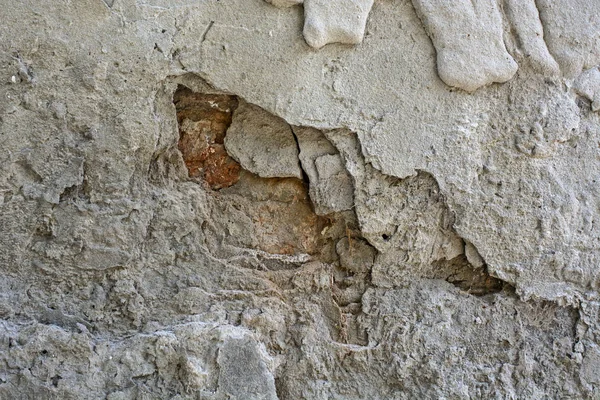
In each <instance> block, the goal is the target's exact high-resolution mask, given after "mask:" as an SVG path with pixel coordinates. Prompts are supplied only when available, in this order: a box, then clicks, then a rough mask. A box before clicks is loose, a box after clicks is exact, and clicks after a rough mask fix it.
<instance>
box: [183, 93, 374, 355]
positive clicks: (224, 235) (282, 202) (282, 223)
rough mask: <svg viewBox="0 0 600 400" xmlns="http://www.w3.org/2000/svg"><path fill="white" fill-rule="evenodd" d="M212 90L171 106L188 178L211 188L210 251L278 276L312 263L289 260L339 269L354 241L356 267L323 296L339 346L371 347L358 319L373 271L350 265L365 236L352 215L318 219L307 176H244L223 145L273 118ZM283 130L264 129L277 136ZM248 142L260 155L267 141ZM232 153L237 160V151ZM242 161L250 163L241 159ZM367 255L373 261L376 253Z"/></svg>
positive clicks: (207, 226)
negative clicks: (346, 240)
mask: <svg viewBox="0 0 600 400" xmlns="http://www.w3.org/2000/svg"><path fill="white" fill-rule="evenodd" d="M201 90H202V91H204V90H205V89H201ZM206 91H210V92H211V93H202V92H194V91H193V90H191V89H189V88H188V87H186V86H183V85H180V86H179V87H178V89H177V90H176V92H175V94H174V96H173V101H174V105H175V109H176V113H177V122H178V126H179V141H178V149H179V151H180V152H181V155H182V158H183V161H184V163H185V166H186V168H187V174H188V178H189V179H190V180H191V181H194V182H197V183H198V184H199V185H202V186H203V187H205V188H206V192H207V194H209V195H210V196H211V198H212V199H213V200H214V201H211V205H210V207H211V218H210V219H208V220H205V221H203V223H202V230H203V231H204V232H205V233H206V237H207V242H206V243H207V246H209V251H211V252H212V253H213V254H214V255H216V256H218V257H219V258H222V259H229V260H233V261H231V262H232V263H237V264H236V265H239V266H242V267H244V268H253V269H260V270H268V271H277V273H279V272H281V271H282V270H292V269H296V268H298V267H301V266H304V265H305V264H304V263H305V262H306V260H307V258H303V257H302V258H298V259H301V260H303V261H298V262H296V261H290V260H294V259H295V257H296V256H297V255H306V254H308V255H310V256H311V257H310V259H311V260H318V261H322V262H323V263H327V264H334V263H336V262H337V261H338V260H339V255H338V251H341V250H344V249H341V248H340V246H338V247H337V250H336V244H337V243H338V242H339V241H340V240H341V238H343V237H352V239H355V238H356V239H355V240H351V241H350V242H351V243H350V245H349V247H351V249H350V251H349V253H348V254H350V253H352V252H353V251H356V252H357V254H356V257H353V256H350V255H349V256H348V257H347V258H348V260H346V261H345V264H352V265H345V268H346V269H344V270H342V269H340V268H338V269H340V270H339V271H337V275H336V277H335V279H333V280H332V282H331V283H332V285H331V286H332V288H331V291H332V292H331V293H329V294H327V293H325V294H324V295H323V296H324V300H323V302H322V304H321V310H322V312H323V314H324V316H325V317H326V318H325V319H326V320H327V321H329V323H328V326H330V328H331V335H332V338H333V339H334V340H336V341H340V342H343V343H354V344H361V345H365V344H366V332H365V331H364V329H363V327H362V326H361V325H360V324H359V322H358V320H359V316H360V314H361V305H360V302H361V299H362V294H363V293H364V292H365V290H366V289H367V287H368V286H369V285H370V283H369V282H368V281H369V273H368V271H367V270H368V269H369V268H370V267H371V265H370V264H369V265H366V266H365V267H364V269H365V270H364V271H363V269H360V270H359V268H358V267H357V266H356V265H354V264H356V262H355V263H352V262H350V258H352V259H354V258H356V259H360V257H358V255H359V253H360V252H359V251H358V250H359V248H360V249H362V247H369V246H368V245H367V244H366V242H365V244H364V245H363V246H362V247H361V246H359V245H360V244H361V243H362V241H361V242H360V243H359V242H358V241H359V238H360V237H361V235H360V231H359V228H358V223H357V221H356V220H355V214H354V212H353V211H347V212H339V213H338V212H333V213H331V214H328V215H326V216H323V215H317V214H316V212H315V209H314V206H313V204H312V202H311V199H310V197H309V177H308V175H307V174H306V172H305V171H303V170H301V171H300V172H302V174H298V175H297V176H298V177H293V178H290V177H285V178H283V177H280V178H262V177H260V176H258V175H256V174H254V173H251V172H250V171H248V170H246V169H244V168H243V167H242V166H241V165H240V164H239V163H238V162H236V161H235V160H234V159H233V158H232V157H231V156H230V154H228V152H227V148H226V146H225V143H226V142H227V144H228V145H229V144H230V143H231V142H230V141H231V140H232V136H233V134H234V129H235V128H236V127H238V126H240V125H239V124H242V123H246V121H247V123H248V124H249V125H247V126H259V125H260V124H262V123H265V124H266V123H267V122H264V121H270V119H268V118H267V119H258V120H257V119H255V117H254V114H252V113H248V112H247V111H248V108H246V109H245V110H246V113H245V114H244V113H242V110H244V107H246V106H247V105H248V103H244V102H243V99H239V98H238V97H237V96H234V95H227V94H214V93H212V90H206ZM254 107H255V106H252V107H251V108H254ZM236 110H237V113H238V114H237V115H236ZM261 110H262V109H261ZM261 112H262V113H264V112H265V111H264V110H262V111H261ZM257 115H258V114H257ZM263 117H264V115H263ZM257 118H260V116H259V117H257ZM279 123H281V124H285V125H287V129H285V130H286V131H289V132H293V130H292V127H291V126H289V124H287V122H285V121H283V120H280V121H279ZM232 124H233V125H232ZM236 124H237V125H236ZM230 127H232V128H231V130H229V128H230ZM228 130H229V134H230V135H231V136H229V138H228V140H230V141H229V142H228V141H226V137H227V134H228ZM279 131H280V130H278V129H268V127H265V129H264V132H271V134H273V133H275V132H279ZM238 133H239V131H238ZM323 138H324V136H323ZM294 139H295V143H294V146H295V147H297V149H298V152H300V144H299V142H298V138H297V137H296V136H294ZM248 140H249V141H250V140H253V141H255V142H253V143H252V144H253V147H254V148H256V147H257V143H259V142H260V140H261V138H260V137H258V138H257V137H256V136H253V137H250V138H248ZM259 145H262V142H260V143H259ZM229 149H230V150H231V154H233V155H235V150H232V147H229ZM296 157H297V156H296ZM238 159H240V158H238ZM240 161H241V162H242V164H244V161H243V159H240ZM296 162H299V161H298V160H296ZM244 165H247V164H244ZM352 244H354V246H353V245H352ZM231 249H234V250H233V255H232V253H231V252H230V251H231ZM369 249H370V247H369ZM256 250H258V251H259V252H256ZM373 251H374V250H373ZM263 252H264V253H263ZM265 253H268V254H265ZM240 254H242V256H240ZM248 254H249V255H250V256H248V257H246V255H248ZM256 254H258V256H256ZM368 255H369V257H370V258H373V256H372V255H371V253H370V252H368ZM254 256H256V258H253V257H254ZM287 256H291V257H288V258H285V257H287ZM361 260H362V259H361ZM371 264H372V260H371ZM338 286H339V287H338ZM338 303H339V304H338Z"/></svg>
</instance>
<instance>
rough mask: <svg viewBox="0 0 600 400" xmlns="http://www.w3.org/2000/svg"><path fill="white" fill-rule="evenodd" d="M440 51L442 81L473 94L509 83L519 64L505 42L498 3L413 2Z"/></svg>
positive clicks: (482, 0) (461, 0)
mask: <svg viewBox="0 0 600 400" xmlns="http://www.w3.org/2000/svg"><path fill="white" fill-rule="evenodd" d="M413 5H414V7H415V9H416V11H417V14H419V17H420V18H421V21H422V22H423V25H424V26H425V30H426V31H427V34H428V35H429V37H430V38H431V41H432V42H433V46H434V47H435V50H436V52H437V67H438V74H439V76H440V78H441V79H442V81H444V83H446V84H447V85H449V86H454V87H458V88H461V89H463V90H466V91H468V92H472V91H474V90H476V89H478V88H480V87H482V86H485V85H488V84H490V83H494V82H497V83H502V82H506V81H508V80H509V79H511V78H512V77H513V75H514V74H515V73H516V72H517V68H518V66H517V63H516V62H515V60H514V59H513V58H512V57H511V55H510V54H509V53H508V51H507V50H506V47H505V45H504V41H503V37H502V34H503V28H502V16H501V13H500V10H499V9H498V5H497V4H496V0H478V1H470V0H452V1H448V0H413Z"/></svg>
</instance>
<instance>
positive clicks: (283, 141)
mask: <svg viewBox="0 0 600 400" xmlns="http://www.w3.org/2000/svg"><path fill="white" fill-rule="evenodd" d="M225 148H226V149H227V152H228V153H229V155H230V156H231V157H233V158H234V159H235V160H236V161H237V162H239V163H240V164H241V165H242V167H243V168H244V169H246V170H248V171H250V172H252V173H255V174H257V175H258V176H260V177H262V178H299V179H302V171H301V169H300V165H299V163H298V145H297V144H296V140H295V139H294V134H293V133H292V129H291V127H290V126H289V125H288V124H287V123H286V122H285V121H284V120H282V119H281V118H279V117H276V116H274V115H273V114H270V113H268V112H267V111H265V110H263V109H262V108H260V107H258V106H255V105H252V104H248V103H246V102H243V101H240V105H239V107H238V109H237V110H236V111H235V113H234V114H233V121H232V123H231V126H230V127H229V129H228V130H227V136H226V137H225Z"/></svg>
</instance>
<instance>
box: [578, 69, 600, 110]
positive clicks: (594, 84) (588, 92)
mask: <svg viewBox="0 0 600 400" xmlns="http://www.w3.org/2000/svg"><path fill="white" fill-rule="evenodd" d="M573 88H574V89H575V91H576V92H577V93H578V94H579V95H581V96H583V97H586V98H587V99H588V100H590V101H591V102H592V111H598V110H600V68H599V67H595V68H590V69H588V70H587V71H584V72H583V73H582V74H581V75H579V77H577V79H576V80H575V83H574V85H573Z"/></svg>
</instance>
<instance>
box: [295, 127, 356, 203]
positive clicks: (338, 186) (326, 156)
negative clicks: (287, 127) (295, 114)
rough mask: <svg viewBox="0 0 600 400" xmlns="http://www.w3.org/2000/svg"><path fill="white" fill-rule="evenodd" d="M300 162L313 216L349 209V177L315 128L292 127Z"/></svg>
mask: <svg viewBox="0 0 600 400" xmlns="http://www.w3.org/2000/svg"><path fill="white" fill-rule="evenodd" d="M294 133H295V135H296V137H297V139H298V145H299V147H300V162H301V163H302V168H303V169H304V171H306V175H308V180H309V183H310V188H309V194H310V198H311V200H312V202H313V204H314V206H315V213H317V214H318V215H326V214H330V213H332V212H337V211H344V210H349V209H351V208H352V204H353V203H354V185H353V184H352V177H351V176H350V175H349V174H348V172H347V171H346V168H345V167H344V165H343V162H342V159H341V157H340V155H339V154H338V152H337V150H336V149H335V147H333V145H332V144H331V142H329V141H328V140H327V138H325V136H324V135H323V133H321V132H320V131H319V130H317V129H312V128H301V127H295V128H294Z"/></svg>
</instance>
